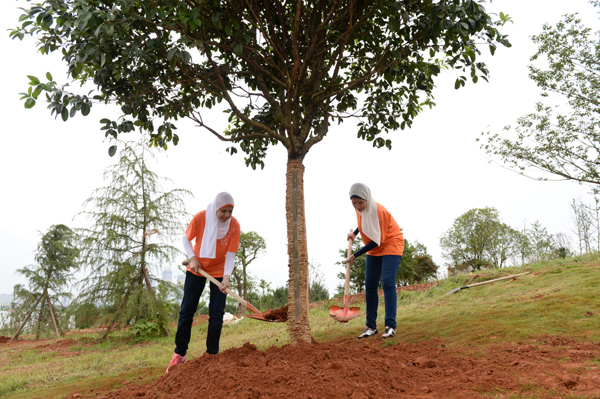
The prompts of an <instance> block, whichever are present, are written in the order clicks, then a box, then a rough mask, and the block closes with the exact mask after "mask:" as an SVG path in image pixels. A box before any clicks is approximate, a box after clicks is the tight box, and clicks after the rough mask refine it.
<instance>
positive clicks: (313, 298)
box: [308, 261, 329, 303]
mask: <svg viewBox="0 0 600 399" xmlns="http://www.w3.org/2000/svg"><path fill="white" fill-rule="evenodd" d="M308 268H309V271H310V276H309V281H310V289H309V292H308V301H309V302H310V303H313V302H322V301H325V300H327V299H329V290H328V289H327V286H326V285H325V277H324V276H323V273H322V272H321V264H320V263H318V262H315V261H311V262H309V264H308Z"/></svg>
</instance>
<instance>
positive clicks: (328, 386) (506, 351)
mask: <svg viewBox="0 0 600 399" xmlns="http://www.w3.org/2000/svg"><path fill="white" fill-rule="evenodd" d="M393 339H394V340H395V341H396V342H395V343H394V344H392V345H391V346H388V347H384V345H382V344H381V341H380V340H379V339H377V338H370V339H365V340H350V341H345V342H323V343H316V342H313V343H310V344H308V343H307V344H299V345H288V346H284V347H281V348H277V347H271V348H269V349H267V350H266V351H258V350H256V347H255V346H254V345H252V344H250V343H246V344H244V345H243V346H242V347H241V348H233V349H229V350H226V351H224V352H222V353H220V354H218V355H216V356H214V355H206V354H205V355H204V356H202V357H199V358H196V359H191V360H189V361H188V362H187V363H185V364H183V365H181V366H178V367H175V368H173V369H172V370H171V371H170V372H169V374H166V375H164V376H163V377H161V378H160V379H159V380H157V381H155V382H153V383H150V384H147V385H144V386H137V387H134V386H130V387H128V388H126V389H123V390H120V391H114V392H111V393H106V394H104V395H100V396H98V398H102V399H109V398H110V399H134V398H136V399H139V398H205V397H206V398H354V399H358V398H386V397H387V398H461V399H470V398H483V397H490V396H492V397H503V396H505V397H508V396H509V395H510V394H525V393H527V394H534V395H535V397H536V398H565V397H578V398H593V397H598V396H599V395H600V372H599V370H598V367H597V366H595V365H594V364H593V363H592V362H591V360H592V359H594V358H596V359H597V358H598V356H600V344H598V343H578V342H576V341H575V340H573V339H570V338H561V337H556V336H555V337H550V336H548V337H544V338H543V339H540V340H537V341H533V342H531V343H523V344H522V345H517V346H496V347H490V348H489V349H484V350H482V351H480V352H478V353H477V355H476V356H475V355H474V354H473V353H472V348H471V349H465V348H462V349H456V348H446V347H445V346H444V343H443V341H427V342H420V343H417V344H409V343H405V342H401V338H399V336H396V338H393ZM392 342H393V341H392ZM531 389H534V391H533V392H528V391H529V390H531ZM486 393H487V396H484V394H486ZM526 397H530V396H526Z"/></svg>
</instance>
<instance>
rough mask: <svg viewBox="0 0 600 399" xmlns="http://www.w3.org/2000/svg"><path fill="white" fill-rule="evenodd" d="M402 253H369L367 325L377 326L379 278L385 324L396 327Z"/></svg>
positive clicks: (367, 264) (366, 296)
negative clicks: (377, 254) (397, 285)
mask: <svg viewBox="0 0 600 399" xmlns="http://www.w3.org/2000/svg"><path fill="white" fill-rule="evenodd" d="M401 259H402V256H400V255H383V256H371V255H367V262H366V265H365V301H366V303H367V327H369V328H377V307H378V306H379V296H378V294H377V288H378V287H379V280H381V286H382V287H383V298H384V302H385V325H386V326H388V327H391V328H393V329H396V307H397V301H398V295H397V294H396V274H397V273H398V267H399V266H400V260H401Z"/></svg>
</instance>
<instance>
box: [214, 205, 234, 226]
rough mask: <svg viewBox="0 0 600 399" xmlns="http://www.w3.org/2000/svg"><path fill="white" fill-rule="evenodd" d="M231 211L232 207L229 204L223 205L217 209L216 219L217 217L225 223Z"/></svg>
mask: <svg viewBox="0 0 600 399" xmlns="http://www.w3.org/2000/svg"><path fill="white" fill-rule="evenodd" d="M232 213H233V207H232V206H231V205H227V206H224V207H223V208H221V209H219V210H218V211H217V219H219V220H220V221H221V223H225V222H227V221H228V220H229V218H230V217H231V214H232Z"/></svg>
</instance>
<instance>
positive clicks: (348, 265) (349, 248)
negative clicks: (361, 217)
mask: <svg viewBox="0 0 600 399" xmlns="http://www.w3.org/2000/svg"><path fill="white" fill-rule="evenodd" d="M350 233H352V229H350ZM350 255H352V240H350V239H348V255H347V256H346V258H349V257H350ZM348 292H350V263H349V262H346V282H345V284H344V308H347V307H348Z"/></svg>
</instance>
